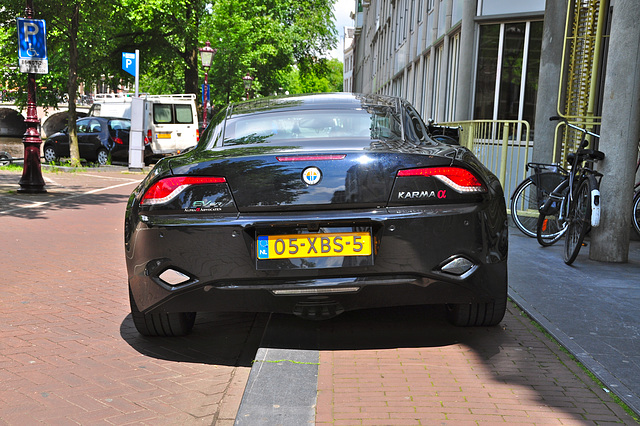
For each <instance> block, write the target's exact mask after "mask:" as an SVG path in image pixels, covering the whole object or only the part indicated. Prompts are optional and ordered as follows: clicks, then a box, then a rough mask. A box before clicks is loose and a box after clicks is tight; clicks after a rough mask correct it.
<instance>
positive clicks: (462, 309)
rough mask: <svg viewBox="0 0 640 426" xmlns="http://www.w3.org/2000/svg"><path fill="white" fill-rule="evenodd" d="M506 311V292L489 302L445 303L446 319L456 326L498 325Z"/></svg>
mask: <svg viewBox="0 0 640 426" xmlns="http://www.w3.org/2000/svg"><path fill="white" fill-rule="evenodd" d="M506 311H507V292H506V290H505V292H504V296H501V297H500V298H498V299H495V300H493V301H491V302H489V303H470V304H464V303H462V304H452V305H447V319H448V320H449V322H450V323H451V324H453V325H455V326H458V327H486V326H493V325H498V324H499V323H500V321H502V318H504V314H505V312H506Z"/></svg>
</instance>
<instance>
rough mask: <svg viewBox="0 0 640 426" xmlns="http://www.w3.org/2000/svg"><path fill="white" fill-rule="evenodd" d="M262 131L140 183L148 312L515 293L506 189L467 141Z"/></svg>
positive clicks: (130, 255) (137, 271)
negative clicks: (267, 134)
mask: <svg viewBox="0 0 640 426" xmlns="http://www.w3.org/2000/svg"><path fill="white" fill-rule="evenodd" d="M345 114H346V112H345ZM316 115H318V116H319V115H320V114H316ZM347 115H348V114H347ZM300 123H303V121H302V120H301V121H300V122H299V124H300ZM302 127H304V126H302ZM374 127H375V126H374ZM316 128H318V129H322V127H320V126H318V127H316ZM299 130H300V132H304V129H299ZM369 130H371V128H370V129H369ZM278 131H280V130H278ZM320 131H323V130H320ZM320 131H319V132H318V134H320ZM271 132H272V133H271V136H273V134H274V133H273V129H272V130H271ZM251 135H252V138H254V139H251V140H249V141H248V142H249V144H248V145H244V144H243V143H238V144H234V143H236V142H238V141H239V140H241V141H243V142H244V141H245V140H243V139H242V138H237V137H234V138H233V141H234V142H233V143H232V144H230V145H226V146H224V145H223V146H218V147H215V146H214V147H211V146H209V147H205V146H202V147H198V148H197V149H196V150H194V151H192V152H189V153H188V154H185V155H183V156H179V157H173V158H171V159H167V160H164V161H163V162H161V163H159V164H158V165H157V166H156V169H155V170H154V171H153V172H152V174H150V175H149V176H148V177H147V179H146V180H145V181H144V182H143V183H142V184H141V185H140V186H139V187H138V189H137V190H136V191H135V192H134V193H133V194H132V197H131V199H130V202H129V205H128V212H127V221H126V230H125V245H126V250H127V264H128V272H129V283H130V288H131V291H132V294H133V297H134V299H135V301H136V303H137V306H138V307H139V309H140V310H141V311H143V312H190V311H216V310H218V311H256V312H258V311H267V312H287V313H295V314H298V315H301V316H305V317H310V318H326V317H331V316H334V315H336V314H338V313H340V312H342V311H345V310H352V309H360V308H367V307H382V306H401V305H417V304H433V303H437V304H454V305H455V304H463V305H464V304H473V303H475V304H477V303H485V302H486V303H490V302H491V301H494V300H496V299H505V301H506V283H507V276H506V258H507V229H506V210H505V205H504V196H503V194H502V189H501V187H500V184H499V182H498V181H497V179H496V178H495V176H493V175H492V174H490V173H489V172H488V171H486V169H485V168H484V167H483V166H482V165H481V164H480V163H479V162H478V161H477V160H476V159H475V157H474V156H473V155H472V154H471V153H470V152H469V151H468V150H466V149H464V148H461V147H452V146H447V145H443V144H439V143H436V142H433V141H430V140H429V139H428V138H423V139H422V140H423V142H422V143H412V144H407V143H406V141H403V140H398V139H394V138H392V137H390V138H388V139H385V138H383V137H378V138H375V139H374V138H372V137H371V134H368V135H366V136H357V137H353V136H342V137H337V136H332V137H326V138H322V137H321V136H318V137H317V138H315V139H314V138H312V137H306V138H304V139H302V140H292V139H291V138H289V137H287V138H285V139H282V140H281V141H280V140H278V139H277V138H275V140H274V139H273V138H271V139H269V140H263V141H262V142H259V141H258V140H257V139H255V137H256V135H258V132H253V133H251ZM235 136H238V135H235ZM213 138H215V136H213ZM258 139H259V138H258ZM499 318H502V316H501V315H500V316H499ZM498 320H499V319H498ZM493 322H495V318H494V321H493Z"/></svg>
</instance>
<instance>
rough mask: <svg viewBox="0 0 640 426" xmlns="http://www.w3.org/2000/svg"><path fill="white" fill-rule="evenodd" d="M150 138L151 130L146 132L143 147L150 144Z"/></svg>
mask: <svg viewBox="0 0 640 426" xmlns="http://www.w3.org/2000/svg"><path fill="white" fill-rule="evenodd" d="M152 137H153V135H152V134H151V129H149V130H147V136H145V137H144V146H147V145H149V144H151V140H152Z"/></svg>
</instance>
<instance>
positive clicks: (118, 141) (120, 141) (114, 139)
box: [113, 138, 124, 145]
mask: <svg viewBox="0 0 640 426" xmlns="http://www.w3.org/2000/svg"><path fill="white" fill-rule="evenodd" d="M113 141H114V142H115V143H117V144H120V145H124V141H123V140H122V139H120V138H113Z"/></svg>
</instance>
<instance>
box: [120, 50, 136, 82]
mask: <svg viewBox="0 0 640 426" xmlns="http://www.w3.org/2000/svg"><path fill="white" fill-rule="evenodd" d="M136 60H137V57H136V54H135V53H129V52H122V69H123V70H125V71H126V72H128V73H129V74H131V75H132V76H134V77H135V75H136Z"/></svg>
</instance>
